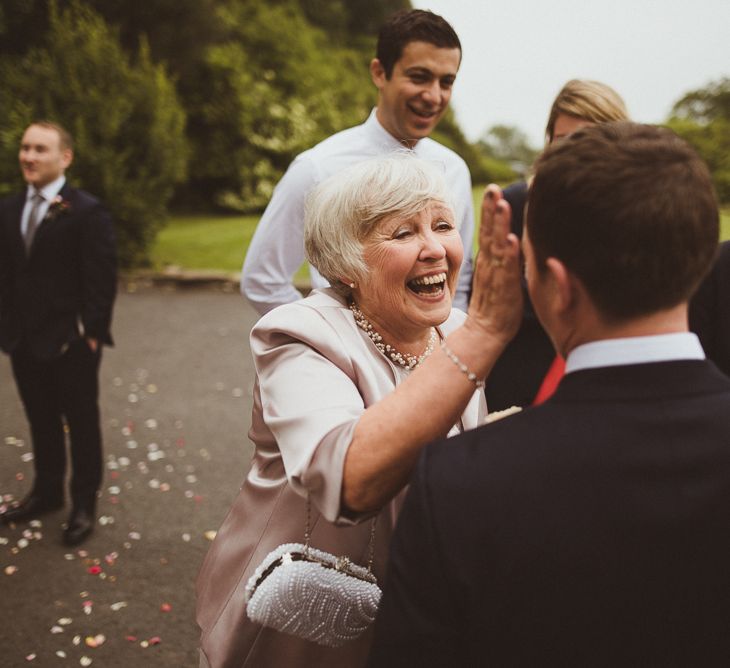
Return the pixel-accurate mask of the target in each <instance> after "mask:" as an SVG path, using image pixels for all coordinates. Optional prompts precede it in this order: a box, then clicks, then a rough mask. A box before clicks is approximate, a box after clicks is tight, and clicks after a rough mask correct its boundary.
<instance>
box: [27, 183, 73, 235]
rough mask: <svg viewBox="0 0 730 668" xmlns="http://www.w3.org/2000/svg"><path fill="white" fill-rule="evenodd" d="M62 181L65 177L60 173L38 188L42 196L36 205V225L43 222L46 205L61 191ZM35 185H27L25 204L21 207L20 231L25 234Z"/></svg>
mask: <svg viewBox="0 0 730 668" xmlns="http://www.w3.org/2000/svg"><path fill="white" fill-rule="evenodd" d="M64 183H66V177H65V176H63V175H61V176H59V177H58V178H57V179H56V180H55V181H51V182H50V183H48V184H46V185H45V186H43V187H42V188H41V189H40V191H39V192H40V194H41V195H42V196H43V202H41V204H40V206H39V207H38V225H39V226H40V225H41V223H43V219H44V218H45V217H46V214H47V213H48V207H49V206H50V205H51V202H52V201H53V198H54V197H55V196H56V195H58V193H59V192H61V188H63V185H64ZM35 192H36V189H35V186H30V185H29V186H28V188H27V190H26V194H25V206H24V207H23V216H22V218H21V219H20V232H21V233H22V235H23V236H25V232H26V230H27V229H28V218H30V210H31V209H32V208H33V195H35Z"/></svg>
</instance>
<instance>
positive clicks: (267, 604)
mask: <svg viewBox="0 0 730 668" xmlns="http://www.w3.org/2000/svg"><path fill="white" fill-rule="evenodd" d="M374 539H375V520H373V525H372V529H371V532H370V563H369V564H368V567H367V568H364V567H363V566H358V565H357V564H353V563H352V562H351V561H350V560H349V559H348V558H347V557H337V556H335V555H333V554H330V553H328V552H323V551H322V550H317V549H315V548H312V547H310V546H309V500H307V525H306V529H305V544H301V543H286V544H284V545H279V547H277V548H276V549H275V550H273V551H272V552H270V553H269V554H268V555H267V556H266V558H265V559H264V560H263V561H262V562H261V564H260V565H259V566H258V568H256V570H255V571H254V573H253V575H252V576H251V577H250V578H249V580H248V583H247V584H246V613H247V614H248V616H249V618H250V619H251V620H252V621H254V622H257V623H258V624H261V625H263V626H268V627H270V628H273V629H276V630H277V631H281V632H283V633H289V634H291V635H295V636H297V637H299V638H304V639H305V640H310V641H312V642H316V643H318V644H320V645H327V646H329V647H339V646H340V645H342V644H344V643H345V642H347V641H348V640H352V639H353V638H357V637H358V636H359V635H360V634H361V633H362V632H363V631H365V629H366V628H367V627H368V626H370V624H372V622H373V621H374V620H375V615H376V613H377V611H378V604H379V603H380V596H381V591H380V587H378V583H377V580H376V578H375V576H374V575H373V573H372V558H373V546H374Z"/></svg>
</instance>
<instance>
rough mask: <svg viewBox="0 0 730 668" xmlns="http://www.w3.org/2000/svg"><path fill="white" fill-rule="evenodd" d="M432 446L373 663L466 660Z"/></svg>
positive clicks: (405, 522)
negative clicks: (432, 485) (437, 514)
mask: <svg viewBox="0 0 730 668" xmlns="http://www.w3.org/2000/svg"><path fill="white" fill-rule="evenodd" d="M432 447H433V446H428V447H427V448H426V450H425V451H424V453H423V455H422V456H421V458H420V460H419V463H418V466H417V467H416V470H415V472H414V476H413V479H412V480H411V485H410V488H409V491H408V495H407V497H406V500H405V503H404V505H403V509H402V511H401V514H400V516H399V518H398V523H397V525H396V529H395V533H394V535H393V540H392V542H391V548H390V561H389V565H388V574H387V579H386V584H385V590H384V593H383V599H382V602H381V606H380V610H379V611H378V618H377V621H376V628H375V640H374V643H373V648H372V651H371V654H370V659H369V663H368V666H370V668H389V667H391V666H392V667H393V668H395V667H396V666H398V667H399V668H402V667H404V666H413V667H415V666H418V667H419V668H429V667H431V666H432V667H433V668H436V667H439V668H443V667H444V666H462V665H466V660H465V657H463V656H462V655H461V650H462V647H463V645H464V643H463V642H461V641H460V640H461V634H462V633H463V631H464V628H465V626H464V622H463V620H462V615H461V613H460V610H463V609H464V606H463V605H459V594H458V592H457V591H456V589H455V587H454V586H453V584H450V581H449V577H448V573H447V569H446V566H445V564H444V560H443V556H442V554H443V552H442V546H441V542H440V540H439V536H438V531H437V527H436V526H435V523H434V521H433V517H434V515H433V511H432V500H431V498H430V494H429V485H428V479H429V475H428V455H429V451H430V449H431V448H432Z"/></svg>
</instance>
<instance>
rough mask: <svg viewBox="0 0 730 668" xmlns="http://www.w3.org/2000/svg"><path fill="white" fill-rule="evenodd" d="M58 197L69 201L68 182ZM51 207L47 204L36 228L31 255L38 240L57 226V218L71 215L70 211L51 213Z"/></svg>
mask: <svg viewBox="0 0 730 668" xmlns="http://www.w3.org/2000/svg"><path fill="white" fill-rule="evenodd" d="M58 195H60V197H61V199H62V200H66V201H68V200H69V197H70V195H71V188H70V187H69V185H68V182H66V183H64V184H63V188H61V190H59V191H58ZM54 199H55V198H54ZM52 207H53V202H51V203H50V204H49V206H48V210H47V211H46V215H45V216H44V217H43V221H42V222H41V224H40V225H39V226H38V229H37V230H36V233H35V237H33V243H32V244H31V247H30V254H31V255H32V254H33V249H34V248H36V246H37V244H38V239H39V238H41V239H42V238H43V237H44V236H45V235H46V234H48V230H49V228H50V227H52V226H53V225H55V224H57V222H58V219H59V218H61V217H62V216H68V215H70V214H71V213H72V212H71V211H66V212H56V213H53V212H52ZM21 241H22V239H21Z"/></svg>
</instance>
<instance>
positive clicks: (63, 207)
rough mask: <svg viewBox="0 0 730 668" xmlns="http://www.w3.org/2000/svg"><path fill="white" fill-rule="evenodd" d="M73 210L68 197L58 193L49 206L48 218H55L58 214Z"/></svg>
mask: <svg viewBox="0 0 730 668" xmlns="http://www.w3.org/2000/svg"><path fill="white" fill-rule="evenodd" d="M70 210H71V202H69V201H68V200H67V199H63V197H61V195H56V196H55V197H54V198H53V199H52V200H51V203H50V205H49V206H48V213H46V220H53V219H54V218H55V217H56V216H60V215H61V214H64V213H68V212H69V211H70Z"/></svg>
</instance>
